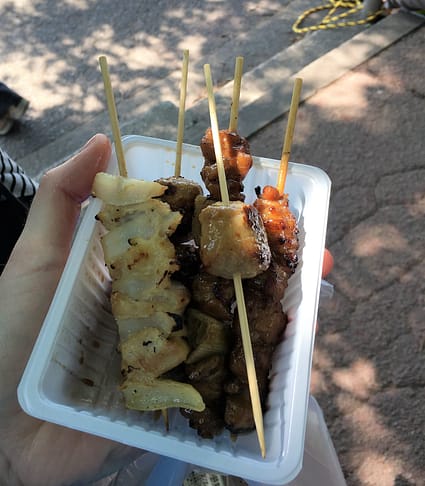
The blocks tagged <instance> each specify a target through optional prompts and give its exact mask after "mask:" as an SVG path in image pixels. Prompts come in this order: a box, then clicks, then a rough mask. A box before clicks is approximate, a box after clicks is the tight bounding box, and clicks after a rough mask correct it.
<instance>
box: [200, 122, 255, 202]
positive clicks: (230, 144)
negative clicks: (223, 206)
mask: <svg viewBox="0 0 425 486" xmlns="http://www.w3.org/2000/svg"><path fill="white" fill-rule="evenodd" d="M220 145H221V151H222V155H223V164H224V170H225V173H226V180H227V188H228V191H229V198H230V200H231V201H234V200H235V201H236V200H241V201H243V200H244V196H243V194H241V193H242V191H243V183H242V181H243V180H244V178H245V176H246V175H247V173H248V171H249V169H250V168H251V166H252V157H251V152H250V148H249V144H248V141H247V140H246V139H245V138H243V137H241V136H240V135H239V134H238V133H236V132H229V131H228V130H220ZM201 151H202V154H203V156H204V159H205V163H204V167H203V168H202V171H201V177H202V180H203V181H204V183H205V186H206V187H207V189H208V191H209V192H210V194H211V197H212V198H213V199H216V200H220V199H221V194H220V187H219V182H218V172H217V162H216V159H215V151H214V142H213V137H212V131H211V128H208V130H207V131H206V132H205V135H204V137H203V138H202V140H201Z"/></svg>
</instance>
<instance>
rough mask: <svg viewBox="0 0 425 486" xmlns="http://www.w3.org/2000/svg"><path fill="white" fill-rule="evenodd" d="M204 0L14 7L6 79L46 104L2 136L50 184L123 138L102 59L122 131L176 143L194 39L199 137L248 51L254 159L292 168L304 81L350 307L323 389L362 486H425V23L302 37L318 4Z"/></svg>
mask: <svg viewBox="0 0 425 486" xmlns="http://www.w3.org/2000/svg"><path fill="white" fill-rule="evenodd" d="M204 3H205V2H193V1H191V2H189V1H183V2H173V1H167V2H161V1H159V2H156V3H155V4H154V3H153V2H144V3H143V7H142V2H133V1H131V2H126V5H127V8H126V9H123V11H122V12H120V15H119V16H117V17H114V10H113V9H114V6H115V5H116V2H109V1H107V2H96V1H91V2H90V1H87V2H85V1H82V0H81V1H80V0H79V1H77V0H75V1H68V2H63V3H60V4H58V3H56V2H52V1H45V2H29V1H25V0H21V1H18V0H15V1H8V2H5V1H1V0H0V14H1V16H2V19H7V22H4V25H6V28H5V29H4V30H3V31H2V32H0V38H1V39H2V40H3V42H2V43H1V45H0V55H1V59H2V63H1V65H0V79H2V80H4V81H6V82H7V83H8V84H10V85H11V86H13V87H15V88H16V89H17V90H18V91H19V92H21V93H22V94H24V95H25V96H26V97H28V98H29V99H30V100H31V105H32V106H31V110H30V111H29V113H28V117H27V118H26V119H25V121H24V122H23V124H22V125H21V126H20V127H18V128H17V129H16V130H15V131H14V132H13V133H12V134H11V135H10V136H7V137H2V138H1V139H0V143H1V144H2V146H5V147H6V149H7V150H8V151H9V152H10V153H11V154H12V155H13V156H14V157H15V158H16V159H17V160H18V161H20V162H21V163H22V165H23V166H24V167H25V169H26V170H27V171H28V172H29V173H30V174H31V175H33V176H36V175H37V174H39V173H40V172H41V171H43V170H45V168H46V167H49V166H51V165H52V164H55V163H57V162H59V161H60V160H62V158H63V157H65V156H66V155H67V154H69V153H71V152H73V151H75V150H77V148H78V147H79V146H80V145H81V144H82V143H83V142H84V141H85V140H86V139H87V138H88V137H89V136H90V135H91V134H92V133H93V132H94V131H96V130H100V129H103V130H108V119H107V116H106V114H105V112H104V101H103V92H102V82H101V79H100V75H99V71H98V67H97V56H98V54H99V53H100V51H102V52H103V53H106V54H107V55H108V59H109V60H110V64H111V71H112V73H113V84H114V86H117V85H119V89H118V93H117V103H118V111H119V113H120V116H121V122H122V125H123V128H124V130H123V132H124V133H125V132H127V133H129V132H133V133H142V134H149V135H159V136H165V137H173V130H174V126H175V125H174V120H175V113H176V102H177V98H178V79H179V72H178V71H179V67H180V58H181V50H182V49H183V48H186V47H189V48H190V49H191V56H192V63H193V64H191V65H192V66H193V67H194V68H193V69H194V71H196V70H198V71H199V72H198V74H195V75H193V77H192V85H191V94H190V99H189V101H188V104H189V110H188V114H189V116H188V117H187V118H188V127H187V137H188V138H189V141H195V140H198V138H197V137H198V136H199V131H200V130H203V129H204V127H205V126H206V123H207V122H206V120H205V119H204V118H203V115H202V113H204V111H205V110H204V108H203V106H204V105H203V103H204V101H202V98H203V95H204V90H203V80H202V74H200V73H201V71H200V70H199V69H200V68H201V66H202V63H203V62H211V64H212V67H213V72H214V73H215V81H216V84H217V85H220V86H223V88H222V90H220V91H219V93H218V96H219V97H220V96H223V98H225V96H226V93H227V92H228V89H229V86H226V81H227V80H229V79H231V77H232V73H233V60H234V57H235V55H239V54H242V55H244V56H245V58H246V64H245V69H246V70H247V71H250V72H249V73H247V76H246V78H245V79H244V84H243V86H248V87H249V89H248V90H246V91H248V92H249V93H248V95H249V96H248V98H249V99H244V100H243V101H244V102H243V104H242V107H241V124H243V123H244V124H245V125H244V133H246V134H247V135H249V136H250V137H249V138H250V141H251V146H252V150H253V153H255V154H256V155H264V156H268V157H272V158H279V157H280V151H281V143H282V135H283V131H284V128H285V125H286V118H285V115H282V114H284V113H285V111H286V109H287V106H288V102H289V96H290V90H291V85H290V83H289V82H285V81H287V80H288V79H289V77H290V76H291V75H293V74H297V73H302V75H303V78H304V79H305V81H306V82H305V89H304V91H303V92H304V95H305V96H304V99H303V102H302V104H301V106H300V109H299V114H298V118H297V126H296V133H295V140H294V145H293V150H292V159H293V160H294V161H297V162H300V163H309V164H313V165H317V166H319V167H322V168H323V169H324V170H325V171H326V172H327V173H328V174H329V176H330V177H331V179H332V182H333V189H332V199H331V207H330V217H329V226H328V228H329V229H328V241H327V244H328V246H329V248H330V249H331V250H332V252H333V254H334V256H335V261H336V263H335V269H334V271H333V272H332V274H331V276H330V278H329V280H330V281H331V282H332V283H333V284H334V285H335V297H334V299H333V300H332V301H331V302H330V303H328V304H326V305H325V306H324V307H323V308H322V309H321V311H320V328H319V334H318V337H317V342H316V349H315V356H314V367H313V376H312V393H313V394H314V395H315V397H316V398H317V399H318V401H319V403H320V405H321V407H322V408H323V411H324V413H325V417H326V420H327V423H328V426H329V429H330V432H331V435H332V438H333V440H334V443H335V446H336V449H337V452H338V454H339V457H340V461H341V464H342V467H343V470H344V473H345V475H346V478H347V483H348V485H349V486H369V485H373V486H375V485H377V486H390V485H391V486H392V485H397V486H411V485H422V484H424V479H423V478H424V477H425V452H424V451H425V442H424V434H423V431H424V430H425V408H424V407H423V403H424V401H425V298H424V295H425V292H424V291H425V284H424V282H425V278H424V277H425V264H424V262H425V245H424V242H425V230H424V228H425V226H424V224H423V221H424V216H425V182H424V181H425V157H424V155H423V134H424V130H425V87H424V86H425V85H424V82H423V76H424V69H423V65H424V64H423V45H424V42H425V30H424V29H421V28H418V29H416V30H415V25H413V24H412V25H410V22H411V21H410V20H407V21H406V18H405V17H402V16H399V17H396V16H391V17H393V18H392V19H389V21H387V19H385V20H384V21H381V22H378V24H376V25H375V26H373V28H368V29H365V28H359V27H356V28H353V30H349V29H338V30H335V31H332V32H330V31H325V32H318V33H315V34H311V35H308V36H307V37H305V38H303V39H300V38H298V37H297V36H295V35H294V34H292V33H291V31H290V26H291V24H292V22H293V21H294V20H295V18H296V15H297V14H298V13H299V12H301V11H302V10H303V9H305V8H307V7H308V6H311V2H307V1H304V2H303V1H302V0H295V1H294V2H278V1H273V0H270V1H266V0H262V1H259V2H244V3H243V7H242V6H241V2H237V1H230V2H225V3H223V2H220V1H216V2H212V1H211V2H208V7H209V8H208V9H205V8H202V7H203V5H204ZM287 4H288V5H289V8H284V7H285V5H287ZM213 7H214V8H213ZM229 10H230V11H231V12H232V15H231V16H229V15H228V13H227V14H226V12H228V11H229ZM188 12H191V13H193V14H194V17H190V16H189V15H187V14H188ZM131 14H133V15H131ZM397 15H398V14H397ZM409 18H411V16H409ZM111 19H113V20H111ZM385 22H386V23H385ZM406 22H407V24H408V25H407V27H406ZM399 29H400V30H399ZM20 32H23V33H24V34H25V35H18V34H19V33H20ZM394 32H396V34H394V35H393V37H391V35H392V34H393V33H394ZM188 44H189V45H188ZM195 68H196V69H195ZM344 72H345V74H344ZM261 73H263V74H262V75H261ZM326 76H328V77H326ZM170 120H171V121H170Z"/></svg>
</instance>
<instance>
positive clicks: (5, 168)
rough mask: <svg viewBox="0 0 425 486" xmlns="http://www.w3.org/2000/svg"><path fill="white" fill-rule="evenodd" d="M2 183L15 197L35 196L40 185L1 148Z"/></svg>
mask: <svg viewBox="0 0 425 486" xmlns="http://www.w3.org/2000/svg"><path fill="white" fill-rule="evenodd" d="M0 183H1V184H3V186H4V187H6V189H8V190H9V191H10V192H11V193H12V194H13V195H14V196H15V197H17V198H21V197H24V196H34V194H35V193H36V191H37V187H38V184H37V183H36V182H35V181H33V180H32V179H31V178H30V177H28V176H27V175H26V174H25V172H24V171H23V169H22V168H21V167H19V165H18V164H17V163H16V162H14V161H13V160H12V159H11V158H10V157H9V155H8V154H7V153H6V152H5V151H4V150H2V149H1V148H0Z"/></svg>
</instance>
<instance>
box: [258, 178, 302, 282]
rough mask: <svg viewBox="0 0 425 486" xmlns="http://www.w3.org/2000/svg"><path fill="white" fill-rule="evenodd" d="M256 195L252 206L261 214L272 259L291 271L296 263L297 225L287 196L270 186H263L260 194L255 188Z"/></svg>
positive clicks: (297, 246) (297, 245)
mask: <svg viewBox="0 0 425 486" xmlns="http://www.w3.org/2000/svg"><path fill="white" fill-rule="evenodd" d="M257 195H258V198H257V200H256V201H255V203H254V206H255V207H256V208H257V209H258V212H259V213H260V214H261V219H262V220H263V223H264V226H265V228H266V232H267V238H268V240H269V245H270V250H271V252H272V255H273V259H274V261H276V263H278V264H280V265H286V266H287V267H288V268H289V270H290V271H291V272H292V273H293V272H294V271H295V268H296V266H297V263H298V257H297V251H298V248H299V243H298V227H297V221H296V219H295V216H294V215H293V214H292V212H291V211H290V209H289V203H288V197H287V195H286V194H282V195H281V194H279V191H278V190H277V189H276V188H275V187H272V186H265V187H264V189H263V193H262V194H259V190H257Z"/></svg>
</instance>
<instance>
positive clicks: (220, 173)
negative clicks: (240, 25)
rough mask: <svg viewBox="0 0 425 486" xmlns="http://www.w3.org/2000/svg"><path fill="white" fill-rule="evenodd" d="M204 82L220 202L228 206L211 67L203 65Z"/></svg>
mask: <svg viewBox="0 0 425 486" xmlns="http://www.w3.org/2000/svg"><path fill="white" fill-rule="evenodd" d="M204 74H205V82H206V85H207V92H208V105H209V110H210V119H211V131H212V136H213V144H214V152H215V158H216V161H217V172H218V182H219V186H220V193H221V200H222V201H223V202H224V203H225V204H229V202H230V200H229V193H228V191H227V183H226V173H225V171H224V163H223V154H222V152H221V144H220V133H219V129H218V121H217V110H216V107H215V99H214V88H213V82H212V76H211V67H210V65H209V64H204Z"/></svg>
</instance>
